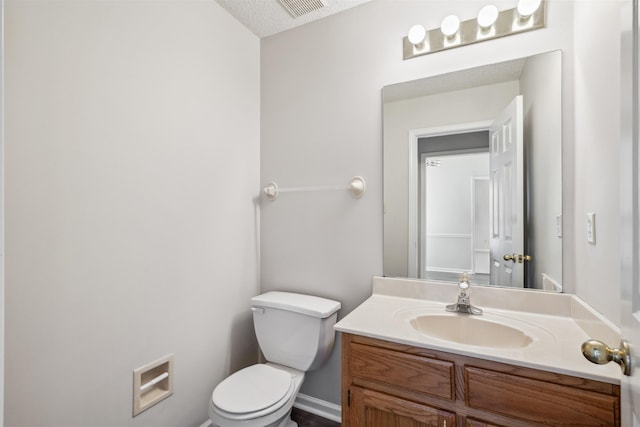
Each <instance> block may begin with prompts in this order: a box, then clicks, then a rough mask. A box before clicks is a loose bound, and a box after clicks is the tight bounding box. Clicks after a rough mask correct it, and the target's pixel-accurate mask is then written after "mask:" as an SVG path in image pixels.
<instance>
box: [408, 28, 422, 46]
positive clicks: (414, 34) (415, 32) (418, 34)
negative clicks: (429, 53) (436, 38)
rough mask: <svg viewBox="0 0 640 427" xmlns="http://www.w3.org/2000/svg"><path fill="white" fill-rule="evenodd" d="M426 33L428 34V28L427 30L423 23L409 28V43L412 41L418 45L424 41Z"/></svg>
mask: <svg viewBox="0 0 640 427" xmlns="http://www.w3.org/2000/svg"><path fill="white" fill-rule="evenodd" d="M426 35H427V30H425V29H424V27H423V26H422V25H414V26H413V27H411V28H410V29H409V33H408V34H407V38H408V39H409V43H411V44H412V45H414V46H417V45H419V44H421V43H422V42H423V41H424V38H425V37H426Z"/></svg>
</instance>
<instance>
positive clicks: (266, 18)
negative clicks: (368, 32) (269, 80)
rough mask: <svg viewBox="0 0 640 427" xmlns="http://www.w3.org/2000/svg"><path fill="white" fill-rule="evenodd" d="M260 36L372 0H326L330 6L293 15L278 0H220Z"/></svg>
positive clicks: (219, 0) (219, 1)
mask: <svg viewBox="0 0 640 427" xmlns="http://www.w3.org/2000/svg"><path fill="white" fill-rule="evenodd" d="M216 1H217V2H218V3H219V4H220V5H221V6H222V7H223V8H225V9H226V10H227V11H228V12H229V13H230V14H231V15H233V16H234V17H235V18H236V19H237V20H238V21H240V22H242V23H243V24H244V25H245V26H246V27H247V28H249V29H250V30H251V31H252V32H253V33H254V34H255V35H257V36H258V37H260V38H263V37H268V36H270V35H273V34H276V33H279V32H282V31H285V30H288V29H290V28H293V27H298V26H300V25H303V24H306V23H309V22H311V21H315V20H317V19H320V18H324V17H325V16H329V15H333V14H334V13H338V12H342V11H343V10H346V9H349V8H352V7H354V6H358V5H360V4H363V3H366V2H368V1H371V0H325V3H326V4H327V6H326V7H323V8H322V9H318V10H316V11H314V12H310V13H308V14H306V15H302V16H300V17H298V18H293V17H292V16H291V15H289V13H288V12H287V11H286V10H285V8H284V7H283V6H282V5H281V4H280V3H279V2H278V0H216Z"/></svg>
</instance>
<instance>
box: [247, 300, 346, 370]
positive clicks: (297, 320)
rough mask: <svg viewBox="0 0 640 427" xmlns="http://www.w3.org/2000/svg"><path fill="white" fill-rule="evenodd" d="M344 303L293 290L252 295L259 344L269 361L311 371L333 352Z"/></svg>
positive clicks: (252, 308) (254, 322) (252, 307)
mask: <svg viewBox="0 0 640 427" xmlns="http://www.w3.org/2000/svg"><path fill="white" fill-rule="evenodd" d="M339 309H340V303H339V302H337V301H332V300H329V299H326V298H320V297H316V296H311V295H303V294H296V293H291V292H267V293H265V294H262V295H258V296H255V297H253V298H251V310H252V311H253V324H254V327H255V331H256V337H257V338H258V344H259V345H260V349H261V350H262V354H264V357H265V359H266V360H267V361H269V362H272V363H277V364H280V365H284V366H288V367H291V368H295V369H298V370H301V371H311V370H314V369H317V368H319V367H320V366H321V365H322V364H323V363H324V362H325V361H326V360H327V358H328V357H329V355H330V354H331V350H332V349H333V342H334V338H335V332H334V330H333V325H334V324H335V323H336V318H337V317H338V310H339Z"/></svg>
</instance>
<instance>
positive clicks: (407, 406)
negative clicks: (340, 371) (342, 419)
mask: <svg viewBox="0 0 640 427" xmlns="http://www.w3.org/2000/svg"><path fill="white" fill-rule="evenodd" d="M350 395H351V405H350V408H349V418H350V423H349V425H350V426H352V427H381V426H384V427H455V425H456V416H455V414H453V413H451V412H447V411H443V410H442V409H438V408H434V407H432V406H427V405H423V404H420V403H416V402H411V401H408V400H404V399H399V398H397V397H393V396H389V395H386V394H383V393H379V392H376V391H372V390H367V389H363V388H360V387H351V389H350Z"/></svg>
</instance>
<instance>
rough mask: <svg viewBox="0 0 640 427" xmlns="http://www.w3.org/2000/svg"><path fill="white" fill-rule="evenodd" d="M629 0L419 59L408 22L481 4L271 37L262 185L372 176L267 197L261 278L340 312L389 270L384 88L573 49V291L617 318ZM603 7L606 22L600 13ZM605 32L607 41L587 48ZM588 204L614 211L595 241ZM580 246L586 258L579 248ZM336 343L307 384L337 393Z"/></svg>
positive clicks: (569, 98) (392, 6) (266, 42)
mask: <svg viewBox="0 0 640 427" xmlns="http://www.w3.org/2000/svg"><path fill="white" fill-rule="evenodd" d="M574 5H575V8H576V11H577V13H576V15H575V20H576V28H575V32H576V34H575V35H574V13H573V12H574ZM512 6H513V4H512ZM617 6H618V4H617V2H601V1H597V0H595V1H590V0H588V1H581V2H576V3H574V2H565V1H551V2H550V3H549V8H548V11H547V26H546V28H544V29H541V30H536V31H533V32H530V33H525V34H521V35H516V36H512V37H506V38H502V39H497V40H494V41H490V42H486V43H479V44H476V45H472V46H466V47H463V48H459V49H453V50H449V51H445V52H440V53H438V54H435V55H427V56H423V57H420V58H416V59H412V60H409V61H403V60H402V52H401V39H402V37H403V36H404V35H405V34H406V32H407V29H408V28H410V27H411V26H412V25H413V24H415V23H418V22H419V23H421V24H423V25H425V26H426V27H427V28H437V27H438V26H439V24H440V21H441V19H442V18H443V17H444V16H446V15H447V14H449V13H452V12H455V13H457V14H458V15H459V16H460V18H461V19H462V20H465V19H471V18H473V17H474V16H475V14H476V13H477V8H478V3H477V2H472V1H464V2H463V1H461V2H454V3H452V2H450V1H402V2H395V1H393V2H392V1H374V2H372V3H368V4H365V5H362V6H358V7H356V8H354V9H351V10H349V11H346V12H344V13H342V14H340V15H338V16H334V17H330V18H325V19H323V20H320V21H318V22H315V23H313V24H310V25H307V26H304V27H301V28H297V29H294V30H291V31H287V32H285V33H281V34H278V35H274V36H272V37H268V38H266V39H263V40H262V42H261V75H262V85H261V94H262V98H261V105H262V107H261V108H262V110H261V111H262V123H261V149H262V152H261V179H262V183H263V184H265V183H267V182H269V181H272V180H275V181H278V183H280V184H282V185H283V186H289V185H293V186H298V185H316V184H335V183H341V182H346V181H347V180H348V179H349V177H351V176H353V175H356V174H361V175H363V176H364V177H365V178H366V179H367V184H368V187H367V194H366V195H365V196H364V198H363V199H361V200H358V201H356V200H353V199H349V197H348V196H347V195H342V194H309V193H304V194H289V195H287V197H286V199H285V197H282V198H281V199H280V200H278V201H276V202H274V203H267V204H265V203H263V207H262V216H261V230H262V233H261V248H262V268H261V280H262V285H261V286H262V289H263V290H270V289H292V290H297V291H300V292H308V293H314V294H319V295H324V296H329V297H332V298H336V299H338V300H340V301H342V303H343V306H344V308H343V310H342V311H341V313H340V314H341V316H344V315H345V314H346V313H348V312H349V311H351V310H352V309H353V308H354V307H355V306H357V305H358V304H359V303H360V302H362V301H363V300H364V299H365V298H366V297H367V296H368V295H369V294H370V292H371V276H372V275H374V274H380V273H381V272H382V228H381V227H382V210H383V208H382V194H381V186H382V129H381V120H382V113H381V109H382V105H381V102H382V101H381V93H380V90H381V88H382V87H383V86H385V85H388V84H391V83H396V82H401V81H408V80H413V79H416V78H422V77H426V76H429V75H437V74H441V73H445V72H449V71H455V70H459V69H464V68H468V67H473V66H478V65H484V64H487V63H493V62H501V61H506V60H509V59H513V58H517V57H523V56H529V55H532V54H536V53H541V52H546V51H550V50H556V49H561V50H563V51H564V52H565V54H564V56H563V72H564V74H563V89H562V90H563V117H565V118H566V119H567V120H566V122H565V123H564V127H563V130H562V132H563V138H564V145H563V196H564V197H563V212H564V215H565V229H564V240H565V243H566V244H565V245H564V247H563V259H564V268H563V282H564V284H565V290H566V291H567V292H576V293H577V294H578V295H580V296H583V297H584V298H585V299H587V301H588V302H590V303H591V304H592V305H594V307H595V308H596V309H598V310H600V311H601V312H602V313H603V314H605V315H607V316H609V317H610V318H611V319H612V320H613V321H614V322H616V321H619V309H618V308H617V307H618V306H619V297H618V295H619V284H618V283H617V277H618V268H619V256H618V242H617V241H618V238H617V235H618V229H617V221H618V209H617V196H616V195H615V194H613V195H612V193H615V192H616V189H617V187H618V175H617V159H615V158H614V157H616V156H617V139H616V134H617V124H615V123H613V122H614V119H615V114H616V108H617V107H615V105H617V102H618V101H617V99H618V98H617V95H618V94H617V93H616V90H615V88H614V89H612V90H610V91H608V92H607V90H608V89H609V88H610V83H611V86H613V85H615V81H616V79H617V64H618V57H619V54H618V57H616V48H617V41H616V40H613V39H617V28H618V25H607V22H609V21H612V20H613V19H614V14H617V13H618V9H617ZM598 15H602V18H603V19H604V21H605V23H600V22H598V23H597V24H596V22H597V21H596V17H597V16H598ZM616 19H617V18H616ZM593 28H600V29H604V30H602V31H605V30H606V29H608V28H611V32H612V34H611V35H609V34H606V36H604V37H602V39H603V40H602V42H601V41H599V40H592V39H595V38H598V37H601V36H600V33H601V31H598V32H594V31H592V29H593ZM574 36H575V37H574ZM574 38H575V39H576V41H575V43H576V45H577V48H576V49H575V51H574ZM594 42H595V46H597V49H596V48H594V47H593V46H591V47H589V46H590V43H594ZM601 43H602V45H601ZM574 57H575V58H574ZM574 60H575V61H577V63H578V65H580V68H578V69H577V70H576V72H577V73H578V74H579V76H577V77H576V85H575V98H576V101H578V100H579V101H580V102H579V104H580V107H579V108H576V109H575V111H574V79H573V74H574ZM583 65H584V68H583ZM589 66H594V67H593V68H589ZM576 104H578V102H576ZM614 104H615V105H614ZM600 115H602V117H603V118H604V120H600ZM596 118H598V119H597V120H596ZM574 121H575V123H576V129H577V128H578V127H579V126H580V127H582V126H584V128H581V129H580V132H579V134H580V135H581V136H582V137H581V138H579V139H578V138H576V139H575V142H574ZM603 133H604V134H606V135H607V137H606V138H605V137H604V135H603ZM596 136H598V137H596ZM574 149H575V150H579V151H580V154H576V153H574ZM601 151H607V153H606V155H605V156H604V157H603V159H606V162H601V161H598V159H597V156H598V155H600V154H602V153H600V152H601ZM596 171H598V172H597V173H596ZM588 211H595V212H597V213H598V214H599V215H600V216H602V217H603V218H602V223H600V222H599V223H598V226H599V227H600V225H602V227H603V229H602V232H603V233H604V234H603V236H602V239H600V240H599V241H598V244H597V245H596V246H595V247H594V246H593V245H591V246H589V245H588V244H587V243H586V238H585V237H584V234H585V233H584V227H583V226H584V216H585V213H586V212H588ZM598 221H600V217H599V219H598ZM614 223H615V224H614ZM599 230H600V229H599ZM576 252H579V253H580V254H581V255H584V257H582V256H581V257H576V256H575V255H576ZM577 272H579V280H576V275H577V274H578V273H577ZM605 276H606V277H608V278H609V279H610V280H605ZM605 282H606V283H605ZM338 353H339V352H338V351H336V352H335V353H334V356H333V358H332V360H331V362H330V363H329V364H328V365H327V366H326V367H325V368H323V369H322V370H320V371H319V372H316V373H312V374H310V375H309V376H308V379H307V381H306V383H305V385H304V386H303V390H302V391H303V393H306V394H309V395H312V396H315V397H318V398H321V399H325V400H329V401H331V402H339V376H340V369H339V355H338Z"/></svg>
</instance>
